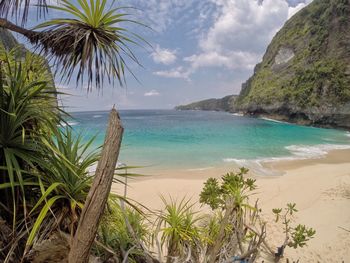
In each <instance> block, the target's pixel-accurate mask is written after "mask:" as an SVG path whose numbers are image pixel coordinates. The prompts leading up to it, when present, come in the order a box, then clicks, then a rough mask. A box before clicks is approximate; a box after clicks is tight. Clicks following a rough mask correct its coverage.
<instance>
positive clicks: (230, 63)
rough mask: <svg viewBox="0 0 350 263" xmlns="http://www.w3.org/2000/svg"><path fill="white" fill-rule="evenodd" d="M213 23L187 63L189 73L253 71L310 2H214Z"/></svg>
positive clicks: (219, 0)
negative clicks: (201, 70)
mask: <svg viewBox="0 0 350 263" xmlns="http://www.w3.org/2000/svg"><path fill="white" fill-rule="evenodd" d="M211 1H212V3H214V4H215V5H216V6H217V11H216V12H217V13H216V16H215V19H214V22H213V24H212V25H211V26H210V27H209V29H208V30H207V31H206V32H204V33H202V34H201V35H200V37H199V38H198V46H199V52H198V53H197V54H194V55H192V56H189V57H187V58H185V59H184V60H185V61H187V62H189V63H190V65H189V67H191V68H192V70H190V72H195V71H196V70H197V69H199V68H202V67H225V68H228V69H237V68H241V69H252V68H253V67H254V65H255V64H257V63H258V62H259V61H260V60H261V57H262V55H263V53H264V52H265V50H266V47H267V45H268V43H269V42H270V41H271V39H272V38H273V36H274V35H275V34H276V32H277V31H278V30H279V29H280V28H281V27H282V26H283V24H284V23H285V21H286V20H287V19H288V18H289V17H290V16H291V15H293V14H295V13H296V12H297V11H299V10H300V9H301V8H303V7H305V6H306V5H307V4H308V3H309V2H311V0H308V1H307V3H299V4H298V5H296V6H295V7H291V6H290V5H289V4H288V3H287V2H286V1H285V0H264V1H258V0H249V1H247V0H211Z"/></svg>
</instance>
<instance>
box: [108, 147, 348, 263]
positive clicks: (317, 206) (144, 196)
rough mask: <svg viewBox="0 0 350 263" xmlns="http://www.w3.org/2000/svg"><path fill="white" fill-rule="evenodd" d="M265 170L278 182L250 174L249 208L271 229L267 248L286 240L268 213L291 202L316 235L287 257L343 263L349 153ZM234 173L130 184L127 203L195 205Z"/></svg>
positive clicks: (176, 173) (162, 176)
mask: <svg viewBox="0 0 350 263" xmlns="http://www.w3.org/2000/svg"><path fill="white" fill-rule="evenodd" d="M264 167H265V168H266V169H273V170H277V171H280V172H283V175H278V176H276V175H275V176H266V175H256V174H254V173H252V172H250V173H249V176H251V177H253V178H255V179H256V180H257V185H258V189H257V191H256V194H255V195H254V196H252V198H251V202H252V203H253V202H254V201H255V199H259V200H260V201H259V203H260V206H261V208H262V210H263V216H264V218H265V219H266V220H267V221H268V222H269V225H270V226H269V228H268V231H269V235H268V236H269V237H272V238H271V239H272V240H271V243H272V244H274V246H276V247H277V246H278V244H280V240H283V238H284V234H283V233H281V232H278V231H277V227H276V225H275V224H274V223H271V222H273V218H272V213H271V212H270V211H271V209H272V208H279V207H285V205H286V204H287V203H294V202H295V203H296V204H297V209H298V210H299V212H298V213H297V215H296V220H297V223H301V224H305V225H308V226H309V227H312V228H314V229H316V237H315V238H314V239H312V240H311V241H310V242H309V246H308V247H305V248H302V249H298V250H297V251H294V250H293V249H291V248H289V249H287V250H286V256H287V257H289V259H293V260H298V259H299V260H300V262H342V261H344V262H347V260H349V259H350V233H349V232H347V231H345V230H343V229H342V228H344V229H349V230H350V149H349V150H333V151H330V152H329V153H328V154H327V155H325V156H324V157H323V158H318V159H306V160H290V161H278V162H267V163H265V164H264ZM237 169H238V166H233V165H232V164H231V165H225V166H223V167H220V168H213V169H208V170H197V171H184V170H181V169H178V170H172V171H169V170H168V171H166V170H163V171H158V172H157V174H154V175H153V176H147V177H138V178H134V179H131V178H130V179H129V180H128V182H129V186H128V197H129V198H131V199H132V200H135V201H137V202H140V203H142V204H143V205H145V206H146V207H148V208H150V209H152V210H159V209H162V208H163V204H162V201H161V199H160V197H159V196H160V195H163V196H164V197H165V198H169V196H171V197H172V198H174V199H175V200H176V199H177V200H179V199H181V198H183V197H187V198H191V199H192V201H194V202H198V199H199V193H200V192H201V190H202V187H203V183H204V181H205V180H206V179H207V178H209V177H216V178H220V177H221V176H222V175H223V174H225V173H226V172H230V171H234V170H237ZM150 172H151V171H148V172H147V173H148V174H150ZM112 191H114V192H118V193H121V191H123V187H122V186H120V185H113V186H112ZM196 207H197V208H198V209H199V208H200V205H199V204H198V203H197V204H196ZM204 209H205V208H204ZM270 223H271V224H270Z"/></svg>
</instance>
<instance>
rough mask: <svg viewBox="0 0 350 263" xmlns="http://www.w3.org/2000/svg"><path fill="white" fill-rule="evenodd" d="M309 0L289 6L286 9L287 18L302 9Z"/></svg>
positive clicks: (310, 0)
mask: <svg viewBox="0 0 350 263" xmlns="http://www.w3.org/2000/svg"><path fill="white" fill-rule="evenodd" d="M311 2H312V0H306V1H305V3H299V4H297V5H296V6H295V7H290V8H289V10H288V18H291V17H292V16H293V15H295V14H296V13H297V12H298V11H300V10H301V9H303V8H304V7H305V6H307V5H308V4H309V3H311Z"/></svg>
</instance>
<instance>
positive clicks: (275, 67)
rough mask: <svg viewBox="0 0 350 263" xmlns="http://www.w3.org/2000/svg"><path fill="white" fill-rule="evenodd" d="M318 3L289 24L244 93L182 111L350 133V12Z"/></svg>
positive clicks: (341, 5)
mask: <svg viewBox="0 0 350 263" xmlns="http://www.w3.org/2000/svg"><path fill="white" fill-rule="evenodd" d="M345 2H346V1H340V0H339V1H334V2H333V3H332V4H330V3H328V1H314V2H312V3H311V4H310V5H308V6H307V7H305V8H304V9H303V10H301V11H300V12H298V13H297V14H296V15H294V16H293V17H292V18H291V19H290V20H289V21H287V22H286V24H285V25H284V27H283V28H282V29H281V30H280V31H279V32H278V33H277V34H276V36H275V37H274V38H273V40H272V42H271V43H270V45H269V46H268V48H267V51H266V53H265V55H264V57H263V60H262V62H261V63H259V64H257V65H256V67H255V69H254V74H253V76H252V77H251V78H249V79H248V80H247V81H246V82H245V83H244V84H242V89H241V92H240V94H239V95H231V96H226V97H224V98H222V99H208V100H204V101H199V102H194V103H191V104H188V105H181V106H177V107H176V109H177V110H215V111H228V112H239V113H242V114H244V115H252V116H261V115H263V116H268V117H270V118H274V119H279V120H284V121H289V122H294V123H299V124H305V125H315V126H322V127H336V128H345V129H350V34H349V32H350V14H349V9H347V8H346V5H347V4H346V3H345Z"/></svg>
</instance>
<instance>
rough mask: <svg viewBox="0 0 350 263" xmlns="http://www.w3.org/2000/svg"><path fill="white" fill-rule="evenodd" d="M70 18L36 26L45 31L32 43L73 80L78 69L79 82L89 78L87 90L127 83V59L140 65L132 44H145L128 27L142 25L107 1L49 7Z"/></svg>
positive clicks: (63, 74)
mask: <svg viewBox="0 0 350 263" xmlns="http://www.w3.org/2000/svg"><path fill="white" fill-rule="evenodd" d="M49 8H50V9H53V10H58V11H61V12H63V13H65V14H67V15H69V16H70V17H71V18H57V19H52V20H50V21H47V22H44V23H42V24H40V25H38V26H37V27H36V29H40V30H43V31H41V32H40V33H38V34H37V35H35V36H33V38H32V39H31V41H32V42H34V43H36V44H37V45H38V48H39V49H40V51H41V52H45V53H46V54H51V55H52V57H51V60H52V61H53V63H54V64H55V65H56V66H57V69H59V70H60V71H61V76H63V77H64V78H66V79H67V80H70V78H71V77H72V76H73V74H75V69H77V72H76V74H77V83H78V82H80V81H81V82H82V83H83V82H84V78H85V77H86V78H87V84H88V89H91V87H92V85H95V86H96V87H97V88H101V87H102V86H103V83H104V81H105V80H108V82H109V83H113V82H114V80H115V79H117V80H118V82H119V84H120V85H124V84H125V70H129V71H130V72H131V70H130V68H129V66H128V65H127V62H126V60H130V61H133V62H135V63H136V64H137V65H140V62H139V61H138V59H137V57H136V56H135V54H134V53H133V51H132V50H131V49H130V47H129V46H130V45H140V46H141V43H143V44H144V43H146V42H145V40H144V39H143V38H141V37H139V36H138V35H136V34H132V33H129V31H128V30H127V29H126V27H125V25H127V24H130V23H131V24H137V25H142V24H141V23H139V22H137V21H135V20H132V19H129V15H128V14H127V13H124V12H123V11H122V10H123V8H121V7H113V6H110V5H107V0H98V1H88V0H79V1H78V3H77V4H73V3H72V2H71V1H68V0H61V5H60V6H49Z"/></svg>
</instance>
